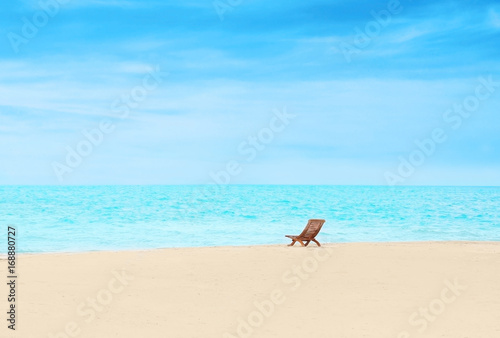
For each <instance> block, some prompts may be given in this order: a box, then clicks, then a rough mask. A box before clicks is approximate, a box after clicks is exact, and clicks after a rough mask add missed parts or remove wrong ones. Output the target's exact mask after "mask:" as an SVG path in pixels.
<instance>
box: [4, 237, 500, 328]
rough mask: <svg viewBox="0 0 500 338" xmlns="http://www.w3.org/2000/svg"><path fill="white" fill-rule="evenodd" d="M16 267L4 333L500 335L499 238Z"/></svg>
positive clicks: (35, 261)
mask: <svg viewBox="0 0 500 338" xmlns="http://www.w3.org/2000/svg"><path fill="white" fill-rule="evenodd" d="M1 264H2V266H3V267H4V268H3V269H2V270H4V271H5V270H6V261H5V260H2V261H1ZM18 275H19V280H18V283H19V284H18V285H17V290H16V291H17V296H18V299H17V300H18V301H17V308H16V309H17V313H16V319H17V323H16V331H15V333H13V332H12V331H11V330H8V329H7V325H8V322H6V321H5V319H3V320H2V322H3V324H2V327H1V329H0V336H1V337H27V338H31V337H37V338H39V337H40V338H42V337H43V338H45V337H57V338H62V337H89V338H101V337H102V338H104V337H134V338H136V337H173V338H184V337H186V338H187V337H192V338H194V337H196V338H198V337H209V338H211V337H214V338H215V337H217V338H219V337H220V338H223V337H226V338H229V337H306V336H307V337H315V338H323V337H324V338H332V337H335V338H342V337H372V338H378V337H380V338H382V337H383V338H409V337H441V338H443V337H449V338H461V337H463V338H465V337H469V338H476V337H477V338H479V337H500V320H499V318H500V317H499V315H500V243H491V242H488V243H485V242H480V243H475V242H474V243H473V242H421V243H352V244H326V245H324V247H323V248H322V249H318V248H315V247H308V248H302V247H293V248H289V247H286V246H281V245H280V246H253V247H217V248H183V249H163V250H153V251H140V252H139V251H136V252H131V251H128V252H97V253H81V254H43V255H22V256H20V257H19V262H18ZM0 293H1V295H2V296H1V299H2V302H0V304H1V309H0V310H1V311H2V313H4V315H3V318H5V317H6V315H5V312H6V311H8V307H7V306H8V305H7V301H6V297H7V294H8V289H7V285H6V283H2V284H1V286H0Z"/></svg>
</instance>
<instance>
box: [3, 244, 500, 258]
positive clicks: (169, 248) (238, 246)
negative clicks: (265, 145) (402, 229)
mask: <svg viewBox="0 0 500 338" xmlns="http://www.w3.org/2000/svg"><path fill="white" fill-rule="evenodd" d="M287 243H288V242H287ZM287 243H283V244H248V245H213V246H182V247H162V248H141V249H123V250H122V249H104V250H88V251H48V252H16V255H17V256H18V257H19V256H35V255H72V254H87V253H88V254H91V253H106V252H108V253H120V252H143V251H146V252H147V251H158V250H159V251H161V250H179V249H201V248H206V249H210V248H253V247H282V246H284V247H288V244H287ZM418 243H433V244H434V243H435V244H439V243H443V244H445V243H452V244H469V245H473V244H486V245H495V244H496V245H500V241H492V240H487V241H486V240H485V241H481V240H479V241H470V240H433V241H395V242H387V241H381V242H324V243H323V242H321V245H322V246H331V245H356V244H365V245H377V244H380V245H398V244H418ZM295 247H300V244H299V243H296V244H295V245H294V246H293V247H292V248H295ZM312 247H317V246H316V244H314V243H311V244H309V246H307V247H304V249H310V248H312ZM6 256H7V255H6V254H0V260H4V259H5V257H6Z"/></svg>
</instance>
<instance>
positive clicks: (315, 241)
mask: <svg viewBox="0 0 500 338" xmlns="http://www.w3.org/2000/svg"><path fill="white" fill-rule="evenodd" d="M312 241H313V242H314V243H316V244H318V246H321V244H319V242H318V241H317V240H315V239H313V240H312Z"/></svg>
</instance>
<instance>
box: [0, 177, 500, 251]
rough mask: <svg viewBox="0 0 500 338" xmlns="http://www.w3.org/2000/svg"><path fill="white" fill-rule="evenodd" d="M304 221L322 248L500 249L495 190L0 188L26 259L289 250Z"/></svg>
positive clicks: (499, 199) (4, 215) (3, 210)
mask: <svg viewBox="0 0 500 338" xmlns="http://www.w3.org/2000/svg"><path fill="white" fill-rule="evenodd" d="M309 218H324V219H326V220H327V222H326V223H325V226H324V227H323V230H322V231H321V233H320V234H319V236H318V239H319V241H320V242H373V241H427V240H440V241H441V240H473V241H499V240H500V187H383V186H287V185H274V186H273V185H227V186H0V222H1V223H2V224H3V228H4V230H1V235H0V239H1V240H2V243H6V236H7V235H6V234H7V226H8V225H13V226H15V227H16V229H17V247H18V251H19V252H25V253H27V252H75V251H94V250H126V249H147V248H163V247H194V246H218V245H248V244H285V243H288V239H286V238H285V237H284V235H286V234H292V235H294V234H299V233H300V232H301V231H302V229H303V227H304V226H305V224H306V222H307V220H308V219H309ZM1 252H2V253H4V252H6V244H5V245H2V246H1Z"/></svg>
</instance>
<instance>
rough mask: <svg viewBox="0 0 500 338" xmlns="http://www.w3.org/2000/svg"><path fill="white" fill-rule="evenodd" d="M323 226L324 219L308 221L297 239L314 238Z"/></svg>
mask: <svg viewBox="0 0 500 338" xmlns="http://www.w3.org/2000/svg"><path fill="white" fill-rule="evenodd" d="M323 224H325V220H324V219H310V220H309V222H307V225H306V227H305V228H304V231H302V233H301V234H300V236H299V237H302V238H305V239H310V238H314V237H315V236H316V235H317V234H318V233H319V232H320V230H321V227H322V226H323Z"/></svg>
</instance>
